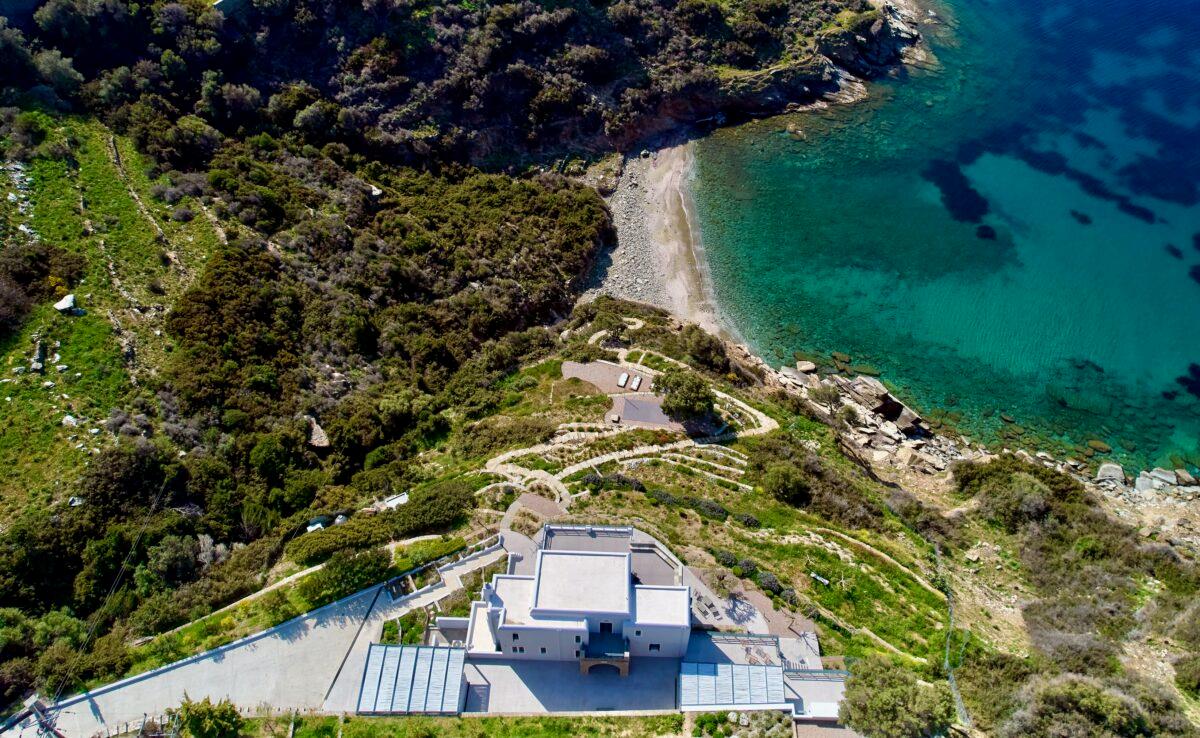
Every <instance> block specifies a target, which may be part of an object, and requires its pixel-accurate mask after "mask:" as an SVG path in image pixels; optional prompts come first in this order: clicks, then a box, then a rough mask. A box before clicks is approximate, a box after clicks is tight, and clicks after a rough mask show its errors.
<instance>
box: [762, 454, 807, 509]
mask: <svg viewBox="0 0 1200 738" xmlns="http://www.w3.org/2000/svg"><path fill="white" fill-rule="evenodd" d="M762 486H763V490H764V491H765V492H766V493H767V494H769V495H771V496H772V497H774V498H775V499H777V500H779V501H780V502H786V503H788V504H790V505H796V506H797V507H803V506H805V505H807V504H808V503H809V502H811V501H812V484H811V483H810V482H809V480H808V477H806V476H805V475H804V472H802V471H800V470H799V469H798V468H796V467H795V466H793V465H792V464H789V463H787V462H778V463H775V464H772V465H771V466H770V467H769V468H768V469H767V471H766V473H765V474H763V480H762Z"/></svg>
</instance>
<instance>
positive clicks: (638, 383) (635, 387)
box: [629, 377, 642, 392]
mask: <svg viewBox="0 0 1200 738" xmlns="http://www.w3.org/2000/svg"><path fill="white" fill-rule="evenodd" d="M641 386H642V378H641V377H634V378H633V384H631V385H629V388H630V389H631V390H633V391H634V392H637V391H638V387H641Z"/></svg>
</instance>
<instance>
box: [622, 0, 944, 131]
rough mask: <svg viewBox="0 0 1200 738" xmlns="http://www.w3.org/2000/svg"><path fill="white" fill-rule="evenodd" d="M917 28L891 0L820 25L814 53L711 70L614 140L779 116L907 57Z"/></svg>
mask: <svg viewBox="0 0 1200 738" xmlns="http://www.w3.org/2000/svg"><path fill="white" fill-rule="evenodd" d="M915 27H916V22H915V20H914V19H912V18H910V17H908V15H907V14H906V13H905V12H904V11H902V10H900V9H899V8H897V7H896V6H894V5H892V4H891V3H888V2H884V3H883V4H882V5H881V6H880V7H879V8H878V9H876V10H870V11H867V12H865V13H859V14H858V15H857V16H855V18H854V19H853V21H851V22H849V23H848V24H847V26H845V27H843V26H837V27H834V28H831V29H827V30H825V31H822V32H820V33H819V34H818V35H817V53H816V54H813V55H811V56H808V57H806V58H803V59H799V60H795V61H788V62H784V63H782V64H777V65H775V66H772V67H768V68H766V69H760V70H754V71H745V72H741V71H723V72H721V73H719V74H718V73H717V72H715V71H713V70H705V73H703V74H700V75H697V78H696V79H694V80H693V81H692V82H691V83H689V84H687V85H686V86H684V87H683V88H682V89H680V90H678V91H676V92H673V93H672V94H669V95H663V96H662V98H661V99H660V100H659V102H658V104H657V106H656V107H655V109H654V112H653V113H651V114H648V115H642V116H638V119H637V120H636V121H633V122H632V123H631V124H630V125H629V126H627V127H626V128H624V129H622V130H620V131H618V132H616V133H614V134H613V135H612V139H611V142H610V143H611V144H612V145H614V146H616V148H617V149H619V150H622V151H629V150H631V149H633V148H634V147H636V146H637V145H639V144H638V142H641V141H645V140H648V139H652V138H655V137H657V136H660V135H662V134H664V133H667V132H668V131H671V130H674V129H677V128H678V127H679V126H681V125H690V124H693V123H702V122H705V121H713V120H715V121H716V122H718V123H721V122H724V121H725V120H726V118H731V119H739V118H742V119H744V118H754V117H762V116H767V115H776V114H779V113H783V112H786V111H788V110H790V109H793V108H794V107H795V106H798V105H805V104H809V103H813V102H816V101H817V100H821V99H822V98H830V99H837V98H838V94H837V93H839V91H843V88H845V87H846V86H847V85H850V86H854V85H856V84H857V83H858V79H860V78H861V79H869V78H872V77H878V76H880V75H881V74H884V73H886V72H887V71H888V70H890V69H893V68H895V67H896V66H897V65H899V64H901V63H902V62H903V60H904V52H905V50H906V49H909V48H912V47H913V46H914V45H915V44H917V43H918V42H919V41H920V38H921V36H920V33H919V32H918V31H917V30H915Z"/></svg>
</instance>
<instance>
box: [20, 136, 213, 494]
mask: <svg viewBox="0 0 1200 738" xmlns="http://www.w3.org/2000/svg"><path fill="white" fill-rule="evenodd" d="M54 125H56V126H57V130H56V131H55V135H56V136H60V137H62V138H63V139H64V140H68V141H71V142H72V147H71V152H72V157H73V161H72V162H67V161H61V160H51V159H37V160H34V161H33V162H31V163H30V164H29V165H28V173H29V176H30V179H31V182H32V187H31V190H30V192H29V195H28V202H29V205H30V209H29V213H28V215H21V214H20V213H18V212H17V208H16V205H15V204H13V203H10V202H8V201H7V200H6V199H5V200H4V201H3V203H2V205H0V207H3V209H4V212H3V215H4V219H3V220H4V222H5V223H6V224H17V223H24V224H25V225H27V226H28V227H30V228H31V229H32V230H33V231H34V232H35V233H36V234H37V235H38V237H40V238H41V239H42V240H43V241H45V242H47V243H49V244H51V245H54V246H58V247H61V248H63V249H65V250H67V251H70V252H73V253H77V254H79V255H81V256H82V257H83V258H84V261H85V268H84V272H83V277H82V279H81V280H80V282H79V284H77V285H74V287H73V288H72V290H71V291H72V292H73V293H74V294H75V295H76V298H77V301H78V305H79V306H80V307H81V308H83V310H84V314H82V315H78V316H64V315H59V314H58V313H57V312H56V311H54V310H53V309H52V308H51V306H50V303H51V302H52V301H50V300H48V301H46V302H44V303H42V304H40V305H38V306H36V307H35V308H34V309H33V311H32V312H31V313H30V315H29V316H28V318H27V319H26V321H25V323H24V324H23V325H22V326H21V328H20V329H19V330H18V331H16V332H15V333H14V334H12V335H10V336H9V337H7V338H6V339H3V340H2V341H0V367H2V371H3V377H0V378H3V379H7V380H10V381H7V382H5V383H4V384H3V385H0V465H2V466H3V467H4V468H5V469H6V474H4V475H3V478H2V479H0V514H5V515H13V514H16V513H17V512H19V511H20V510H21V509H22V508H23V507H24V506H26V505H29V504H39V505H46V504H50V503H51V502H53V501H55V500H57V499H58V498H59V497H60V496H61V494H60V493H61V492H62V490H66V489H68V488H70V487H71V485H72V484H73V483H74V482H75V481H76V480H77V479H78V477H79V475H80V474H81V472H82V471H83V469H84V468H85V466H86V465H87V463H88V459H89V458H90V455H91V453H92V449H95V448H101V447H103V446H104V445H106V444H110V443H112V437H111V435H110V434H109V433H108V432H107V431H105V430H103V429H102V428H101V423H102V421H103V420H104V419H105V418H106V417H107V416H108V414H109V411H110V410H111V409H112V408H114V407H117V406H125V405H128V404H129V400H130V399H131V398H132V397H133V396H134V395H135V394H136V393H137V392H139V391H146V392H148V391H150V390H151V389H152V385H153V382H154V379H155V377H156V376H157V373H158V369H159V367H161V365H162V362H163V361H164V360H165V358H166V356H167V354H168V353H169V351H170V350H171V344H170V340H169V338H168V337H167V336H166V334H165V332H163V331H162V318H163V316H165V314H166V308H167V306H168V305H170V304H171V302H172V300H173V298H174V296H175V295H177V294H178V293H179V292H180V291H182V289H183V288H184V287H185V286H186V285H187V284H188V283H189V281H190V279H191V277H192V275H194V274H195V273H197V272H198V270H199V268H200V267H202V266H203V263H204V260H205V259H206V258H207V256H208V254H209V253H211V252H212V250H213V249H214V248H215V247H216V246H217V244H218V243H219V236H218V234H217V232H216V230H215V228H214V227H213V226H212V224H211V223H210V222H209V221H208V220H207V219H206V218H204V217H203V216H202V215H199V216H198V217H196V218H193V219H192V220H191V221H189V222H175V221H173V220H171V218H170V217H169V213H170V211H171V209H172V208H171V206H168V205H166V204H165V203H161V202H158V201H156V200H155V199H154V198H153V196H152V194H151V187H152V185H153V182H152V181H151V180H150V178H149V176H148V175H147V173H146V162H145V160H144V159H143V158H142V157H141V156H140V155H139V154H138V153H137V152H136V151H135V150H134V148H133V144H132V142H130V141H128V140H126V139H122V138H120V137H116V138H115V145H116V149H117V150H118V151H119V152H120V156H121V160H122V162H123V164H124V166H123V167H120V168H118V167H117V166H116V164H115V163H114V160H113V157H112V155H111V153H110V148H109V147H110V144H109V141H110V138H112V135H113V134H112V133H111V132H110V131H109V130H108V129H107V128H105V127H104V126H103V125H101V124H100V123H98V122H95V121H84V120H80V119H74V118H65V119H58V120H55V121H54ZM127 181H128V185H127ZM5 184H7V183H5ZM129 186H132V187H133V188H134V190H135V191H137V192H138V194H139V196H140V197H141V199H142V201H143V202H144V203H145V204H146V207H147V209H148V210H149V211H150V217H151V218H153V219H154V221H155V222H157V223H158V224H159V226H160V227H161V228H162V229H163V232H164V234H165V236H166V240H165V241H160V240H159V238H158V232H157V230H156V229H155V227H154V225H153V223H152V222H151V220H149V219H148V218H147V217H146V215H145V214H143V213H142V212H141V210H140V209H139V208H138V206H137V203H136V202H135V200H134V199H133V197H132V196H131V195H130V193H129ZM5 189H7V188H5ZM181 204H184V205H189V202H188V201H186V200H185V201H184V202H182V203H181ZM190 207H191V208H192V209H193V210H194V211H195V212H196V213H197V214H199V206H198V204H196V203H194V202H191V203H190ZM13 228H14V229H15V225H13ZM168 252H169V254H168ZM110 262H111V269H110ZM118 326H119V328H120V332H118ZM38 339H40V340H41V341H42V342H43V344H44V345H45V347H46V354H47V359H50V358H52V357H53V355H54V354H56V353H57V354H58V355H59V359H58V360H57V361H48V363H47V366H46V373H45V374H44V375H38V374H23V375H22V374H16V373H14V371H13V370H14V369H15V368H17V367H21V366H28V364H29V359H30V357H31V355H32V353H33V350H34V346H35V343H36V341H37V340H38ZM126 347H130V348H131V349H132V350H131V351H128V352H127V351H126ZM54 364H64V365H66V366H67V369H66V370H65V371H63V372H58V371H56V370H55V369H54ZM131 372H132V376H131ZM134 377H137V378H138V379H139V380H141V381H142V389H139V388H138V387H136V386H135V383H134V381H133V379H134ZM46 382H53V383H54V385H53V386H52V387H50V386H45V383H46ZM68 414H69V415H71V416H72V417H74V418H76V419H78V420H79V421H80V424H79V425H78V426H76V427H68V426H64V425H63V417H64V416H65V415H68ZM95 429H100V430H99V432H97V433H92V432H91V431H93V430H95ZM80 444H82V446H80Z"/></svg>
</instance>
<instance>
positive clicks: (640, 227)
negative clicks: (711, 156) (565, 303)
mask: <svg viewBox="0 0 1200 738" xmlns="http://www.w3.org/2000/svg"><path fill="white" fill-rule="evenodd" d="M694 161H695V160H694V153H693V144H692V143H690V142H688V143H681V144H678V145H674V146H669V147H665V148H662V149H659V150H658V151H656V152H652V153H651V154H650V156H648V157H631V158H630V159H629V160H628V161H626V162H625V168H624V172H623V173H622V175H621V179H620V183H619V184H618V186H617V189H616V191H614V192H613V194H612V195H611V196H610V197H609V199H608V205H609V208H610V209H611V211H612V215H613V223H614V225H615V226H616V229H617V246H616V248H614V249H613V250H612V252H610V253H609V254H607V255H606V256H605V258H604V261H603V263H602V264H601V269H600V273H599V274H598V276H597V283H596V284H595V285H594V286H593V287H592V288H591V289H589V290H588V291H587V292H586V293H585V295H584V299H590V298H592V297H594V296H595V295H599V294H606V295H612V296H613V297H621V298H625V299H628V300H636V301H639V302H646V303H649V304H651V305H656V306H658V307H661V308H664V309H666V310H669V311H670V312H671V313H672V314H674V315H676V316H677V317H679V318H680V319H682V320H685V321H688V322H692V323H698V324H700V325H701V326H703V327H704V328H705V329H707V330H709V331H712V332H714V333H719V334H725V335H728V333H729V332H728V330H727V329H726V326H724V325H723V324H722V323H721V321H720V320H719V317H718V311H717V307H716V304H715V302H714V301H713V297H712V287H711V284H710V282H709V279H708V275H707V265H706V262H705V259H704V250H703V249H704V247H703V244H702V242H701V239H700V233H699V228H698V226H697V224H696V208H695V204H694V202H693V201H692V197H691V194H690V192H689V190H688V185H689V182H690V179H691V177H692V167H693V165H694Z"/></svg>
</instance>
